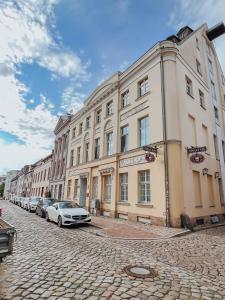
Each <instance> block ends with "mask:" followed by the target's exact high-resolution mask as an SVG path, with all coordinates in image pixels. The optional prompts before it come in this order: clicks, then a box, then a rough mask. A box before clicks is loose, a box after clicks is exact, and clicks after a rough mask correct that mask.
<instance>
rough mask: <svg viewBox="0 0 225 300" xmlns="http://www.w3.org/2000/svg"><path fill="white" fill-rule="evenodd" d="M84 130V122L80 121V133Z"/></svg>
mask: <svg viewBox="0 0 225 300" xmlns="http://www.w3.org/2000/svg"><path fill="white" fill-rule="evenodd" d="M82 130H83V123H80V125H79V134H82Z"/></svg>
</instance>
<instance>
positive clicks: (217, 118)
mask: <svg viewBox="0 0 225 300" xmlns="http://www.w3.org/2000/svg"><path fill="white" fill-rule="evenodd" d="M214 115H215V119H216V123H217V124H219V123H220V118H219V111H218V108H217V107H215V106H214Z"/></svg>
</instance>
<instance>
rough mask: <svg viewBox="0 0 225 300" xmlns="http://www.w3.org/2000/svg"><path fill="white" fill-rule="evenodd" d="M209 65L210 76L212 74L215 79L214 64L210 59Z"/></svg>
mask: <svg viewBox="0 0 225 300" xmlns="http://www.w3.org/2000/svg"><path fill="white" fill-rule="evenodd" d="M208 64H209V74H210V77H211V79H213V76H214V74H213V64H212V61H211V59H208Z"/></svg>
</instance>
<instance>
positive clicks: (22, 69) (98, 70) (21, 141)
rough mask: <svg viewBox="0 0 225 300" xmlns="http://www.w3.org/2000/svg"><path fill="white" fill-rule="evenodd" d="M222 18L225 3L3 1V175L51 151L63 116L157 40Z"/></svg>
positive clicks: (220, 46) (220, 47) (222, 42)
mask: <svg viewBox="0 0 225 300" xmlns="http://www.w3.org/2000/svg"><path fill="white" fill-rule="evenodd" d="M220 21H224V22H225V0H198V1H196V0H157V1H155V0H0V45H1V46H0V175H1V174H5V173H6V172H7V171H8V170H11V169H21V168H22V167H23V166H24V165H25V164H32V163H35V162H36V161H37V160H39V159H41V158H42V157H45V156H46V155H48V154H49V153H51V150H52V147H53V142H54V134H53V130H54V128H55V125H56V123H57V120H58V118H59V116H60V115H61V114H65V113H68V112H73V113H75V112H76V111H78V110H79V109H80V108H81V107H82V103H83V101H84V99H85V98H86V97H87V96H88V95H89V94H90V93H91V91H93V90H94V89H95V88H96V86H97V85H98V84H100V83H101V82H102V81H103V80H105V79H107V78H108V77H109V76H110V75H111V74H112V73H114V72H116V71H123V70H125V69H126V67H128V66H129V65H130V64H131V63H132V62H133V61H135V60H136V59H137V58H139V57H140V56H141V55H142V54H143V53H144V52H146V51H147V50H148V49H149V48H151V47H152V46H153V45H154V44H155V43H156V42H158V41H160V40H163V39H165V38H166V37H167V36H169V35H171V34H174V33H176V32H177V31H178V30H179V29H180V28H181V27H182V26H184V25H189V26H190V27H192V28H193V29H195V28H197V27H198V26H200V25H201V24H202V23H205V22H207V23H208V26H209V27H210V26H213V25H215V24H217V23H218V22H220ZM215 46H216V49H217V53H218V56H219V59H220V63H221V65H222V68H223V70H224V71H225V54H224V53H225V50H224V49H225V37H224V36H222V37H220V38H218V40H217V41H216V45H215Z"/></svg>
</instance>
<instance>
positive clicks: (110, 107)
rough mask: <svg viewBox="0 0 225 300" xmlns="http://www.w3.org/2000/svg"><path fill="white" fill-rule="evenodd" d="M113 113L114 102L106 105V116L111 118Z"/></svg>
mask: <svg viewBox="0 0 225 300" xmlns="http://www.w3.org/2000/svg"><path fill="white" fill-rule="evenodd" d="M112 113H113V102H112V101H110V102H108V103H107V104H106V115H107V116H110V115H111V114H112Z"/></svg>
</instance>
